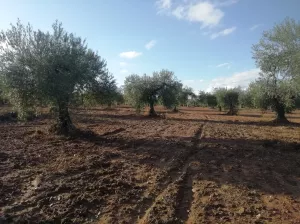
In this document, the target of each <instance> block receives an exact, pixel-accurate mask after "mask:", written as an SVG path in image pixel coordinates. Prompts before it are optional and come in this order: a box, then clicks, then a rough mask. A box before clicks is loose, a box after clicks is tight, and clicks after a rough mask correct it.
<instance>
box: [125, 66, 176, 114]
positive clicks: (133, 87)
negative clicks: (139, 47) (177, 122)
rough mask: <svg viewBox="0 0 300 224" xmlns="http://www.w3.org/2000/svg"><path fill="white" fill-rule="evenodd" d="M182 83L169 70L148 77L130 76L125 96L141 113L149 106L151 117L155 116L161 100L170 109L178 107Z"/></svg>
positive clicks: (127, 78) (126, 82) (126, 80)
mask: <svg viewBox="0 0 300 224" xmlns="http://www.w3.org/2000/svg"><path fill="white" fill-rule="evenodd" d="M180 86H181V85H180V83H179V82H178V81H177V79H176V77H175V76H174V73H173V72H171V71H168V70H162V71H160V72H154V73H153V75H152V76H148V75H146V74H145V75H143V76H139V75H130V76H128V77H126V79H125V83H124V95H125V98H126V100H127V102H128V103H129V104H131V105H132V106H134V107H135V108H136V110H137V111H140V110H141V109H142V108H143V107H144V106H146V105H149V107H150V110H149V115H150V116H155V115H156V112H155V109H154V105H155V103H157V102H158V100H160V101H161V102H162V104H163V105H164V106H166V107H168V108H171V107H174V106H176V105H178V88H180Z"/></svg>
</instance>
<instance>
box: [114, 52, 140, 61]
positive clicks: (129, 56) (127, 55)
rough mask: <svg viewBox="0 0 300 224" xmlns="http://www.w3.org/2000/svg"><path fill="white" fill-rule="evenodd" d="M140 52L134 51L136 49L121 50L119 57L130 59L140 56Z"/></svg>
mask: <svg viewBox="0 0 300 224" xmlns="http://www.w3.org/2000/svg"><path fill="white" fill-rule="evenodd" d="M141 55H142V53H141V52H136V51H127V52H122V53H120V54H119V56H120V57H121V58H127V59H132V58H136V57H139V56H141Z"/></svg>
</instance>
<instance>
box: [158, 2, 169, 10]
mask: <svg viewBox="0 0 300 224" xmlns="http://www.w3.org/2000/svg"><path fill="white" fill-rule="evenodd" d="M156 5H157V7H158V8H159V9H160V10H164V9H169V8H171V5H172V1H171V0H157V1H156Z"/></svg>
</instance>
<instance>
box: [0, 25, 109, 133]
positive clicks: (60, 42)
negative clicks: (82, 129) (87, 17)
mask: <svg viewBox="0 0 300 224" xmlns="http://www.w3.org/2000/svg"><path fill="white" fill-rule="evenodd" d="M0 41H1V44H0V46H2V47H1V49H0V74H1V75H2V76H3V80H4V85H5V86H6V87H7V89H8V94H9V95H10V99H12V101H13V103H14V104H15V105H17V107H18V109H19V111H21V112H22V111H26V110H27V108H34V107H35V106H37V105H39V104H41V103H43V104H45V103H47V104H51V105H54V106H56V107H57V111H58V113H57V123H56V125H55V130H56V131H57V133H59V134H69V133H70V132H71V131H73V130H75V127H74V125H73V124H72V121H71V119H70V115H69V111H68V107H69V103H70V99H71V97H72V95H73V93H74V92H76V91H85V90H87V89H89V88H90V87H91V86H92V85H93V84H94V83H95V82H96V81H97V79H99V77H101V76H102V75H103V74H105V72H106V62H105V61H104V60H103V59H101V57H100V56H99V55H98V54H97V53H95V52H94V51H92V50H90V49H88V47H87V44H86V42H85V41H84V40H82V39H81V38H80V37H76V36H75V35H74V34H72V33H68V32H66V31H65V30H64V29H63V27H62V24H61V23H58V22H55V23H54V24H53V25H52V32H43V31H41V30H37V31H34V30H33V28H32V26H31V25H30V24H28V25H27V26H25V25H23V24H22V23H21V22H20V21H18V22H17V24H16V25H11V28H10V29H8V30H7V31H2V32H1V38H0Z"/></svg>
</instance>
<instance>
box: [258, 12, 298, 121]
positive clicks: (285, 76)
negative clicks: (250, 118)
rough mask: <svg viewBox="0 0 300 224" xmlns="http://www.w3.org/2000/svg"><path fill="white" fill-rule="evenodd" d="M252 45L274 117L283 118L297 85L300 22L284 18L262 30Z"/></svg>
mask: <svg viewBox="0 0 300 224" xmlns="http://www.w3.org/2000/svg"><path fill="white" fill-rule="evenodd" d="M252 49H253V58H254V59H255V61H256V64H257V66H258V67H259V68H260V69H261V82H263V83H264V84H265V85H264V86H261V87H262V89H263V90H262V91H263V92H264V93H265V94H266V95H267V96H268V98H269V100H270V101H271V102H272V107H273V109H274V110H275V112H276V119H275V121H276V122H282V121H283V122H285V121H287V120H286V117H285V112H286V109H287V106H288V105H289V104H290V101H291V99H292V98H293V97H294V96H295V94H296V92H299V86H300V23H299V22H296V21H295V20H292V19H289V18H287V19H285V20H284V21H283V22H282V23H281V24H277V25H275V26H274V28H273V29H271V30H269V31H265V32H264V33H263V36H262V38H261V39H260V41H259V43H258V44H255V45H253V48H252Z"/></svg>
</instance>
